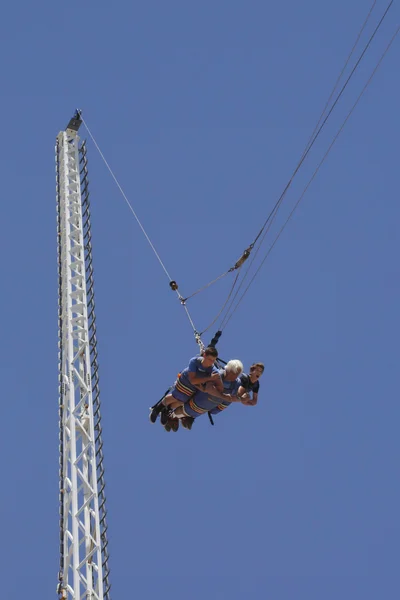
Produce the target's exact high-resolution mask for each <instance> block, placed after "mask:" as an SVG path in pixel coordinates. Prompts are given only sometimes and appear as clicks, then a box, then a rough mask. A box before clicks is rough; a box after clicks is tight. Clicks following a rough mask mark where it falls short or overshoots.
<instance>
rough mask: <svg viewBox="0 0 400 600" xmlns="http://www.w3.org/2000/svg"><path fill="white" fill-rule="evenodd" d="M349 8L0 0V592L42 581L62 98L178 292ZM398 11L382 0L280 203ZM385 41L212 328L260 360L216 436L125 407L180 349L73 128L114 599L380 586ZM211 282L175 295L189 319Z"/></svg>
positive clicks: (312, 78)
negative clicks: (254, 396)
mask: <svg viewBox="0 0 400 600" xmlns="http://www.w3.org/2000/svg"><path fill="white" fill-rule="evenodd" d="M370 5H371V2H370V1H369V0H363V1H361V0H354V1H353V2H349V1H348V0H337V1H336V2H334V3H332V2H330V3H328V2H320V1H317V0H304V2H297V1H295V0H288V1H287V2H281V3H280V2H267V1H261V0H260V1H252V0H250V1H248V2H244V1H238V0H231V1H227V0H215V1H214V2H210V1H208V0H205V1H203V2H184V1H183V0H181V1H175V0H170V1H169V2H162V1H160V0H158V1H156V0H153V1H151V0H149V1H148V2H134V3H132V2H127V1H126V0H125V1H115V2H113V3H112V4H111V3H105V2H85V3H82V2H79V3H78V2H70V3H60V2H48V1H46V2H41V3H30V2H26V1H25V2H15V3H11V2H10V3H7V4H6V5H5V6H4V7H3V9H2V19H1V23H0V46H1V49H2V52H1V59H0V61H1V73H2V78H1V80H2V90H1V96H0V106H1V112H2V144H1V150H0V152H1V167H2V168H1V171H2V204H1V205H2V235H1V242H0V244H1V253H2V256H3V261H2V294H1V300H0V303H1V314H2V316H3V321H2V344H1V347H0V373H1V381H2V407H3V410H2V435H1V436H0V457H1V458H0V461H1V463H0V464H1V474H2V481H3V485H2V492H1V495H0V507H1V514H2V517H3V522H2V530H1V539H2V543H1V546H0V564H1V575H2V577H1V590H2V591H1V595H2V597H4V599H7V600H17V599H18V600H20V598H21V597H28V596H29V598H30V599H31V600H45V599H46V600H47V599H53V598H56V594H55V589H56V583H57V571H58V414H57V403H58V392H57V386H58V384H57V259H56V201H55V173H54V143H55V138H56V135H57V133H58V132H59V131H60V130H61V129H64V128H65V126H66V124H67V123H68V120H69V118H70V117H71V116H72V114H73V112H74V110H75V108H76V107H79V108H81V109H83V111H84V117H85V119H86V120H87V122H88V125H89V127H91V129H92V131H93V133H94V135H95V137H96V138H97V141H98V142H99V144H100V146H101V148H102V150H103V151H104V153H105V154H106V156H107V159H108V160H109V162H110V164H111V165H112V167H113V169H114V170H115V173H116V175H117V177H118V178H119V180H120V182H121V184H122V185H123V187H124V189H125V192H126V193H127V195H128V197H129V199H130V201H131V202H132V204H133V205H134V207H135V209H136V210H137V212H138V215H139V216H140V218H141V220H142V222H143V224H144V226H145V227H146V229H147V231H148V233H149V235H150V237H151V238H152V240H153V241H154V243H155V245H156V247H157V250H158V251H159V253H160V255H161V256H162V258H163V260H164V262H165V264H166V266H167V268H168V270H169V272H170V273H171V275H172V276H173V277H174V278H175V279H176V280H177V281H178V282H179V284H180V286H181V289H182V292H183V293H184V294H187V293H189V292H190V291H193V290H194V289H195V288H196V287H198V286H199V285H201V284H203V283H205V282H206V281H208V280H209V279H211V278H213V277H215V276H216V275H218V274H219V273H220V272H222V271H223V270H225V269H226V268H228V267H229V266H231V265H232V263H233V262H234V261H235V260H236V259H237V258H238V256H239V255H240V253H241V252H242V250H243V249H244V248H245V247H246V246H247V245H248V243H249V242H250V241H251V240H252V239H253V237H254V235H255V234H256V232H257V231H258V229H259V228H260V226H261V224H262V222H263V220H264V219H265V217H266V216H267V214H268V213H269V211H270V209H271V208H272V206H273V205H274V203H275V202H276V200H277V198H278V196H279V194H280V193H281V191H282V190H283V188H284V186H285V184H286V182H287V180H288V178H289V176H290V174H291V172H292V170H293V169H294V167H295V165H296V163H297V161H298V159H299V157H300V155H301V153H302V150H303V148H304V145H305V143H306V141H307V139H308V137H309V135H310V133H311V131H312V129H313V127H314V125H315V122H316V120H317V118H318V116H319V114H320V111H321V109H322V107H323V105H324V103H325V101H326V99H327V97H328V95H329V92H330V90H331V87H332V85H333V83H334V81H335V79H336V77H337V75H338V73H339V71H340V69H341V67H342V65H343V64H344V61H345V59H346V57H347V54H348V52H349V50H350V48H351V46H352V44H353V42H354V40H355V38H356V35H357V33H358V31H359V28H360V26H361V24H362V22H363V20H364V18H365V16H366V14H367V12H368V10H369V7H370ZM385 6H386V2H382V1H379V2H378V3H377V7H376V8H375V10H374V12H373V23H376V22H377V21H378V19H379V17H380V15H381V14H382V12H383V10H384V8H385ZM399 21H400V9H399V3H398V2H395V3H394V5H393V7H392V9H391V11H390V13H389V15H388V18H387V20H386V21H385V23H384V25H383V27H382V29H381V30H380V34H379V36H377V39H376V42H375V43H374V44H373V46H372V47H371V49H370V51H369V52H368V54H367V55H366V57H365V61H363V63H362V65H361V67H360V70H359V72H358V73H357V76H356V77H355V78H354V81H352V84H351V85H350V86H349V88H348V90H347V91H346V94H345V96H344V97H343V99H342V101H341V102H340V104H339V106H338V109H337V111H335V112H334V114H333V115H332V121H330V124H329V126H328V127H327V129H326V131H325V133H324V135H323V136H321V139H320V140H319V141H318V143H317V144H316V146H315V148H314V149H313V152H312V153H311V155H310V157H309V159H308V160H307V162H306V163H305V165H304V169H302V171H301V173H300V174H299V177H298V178H297V179H296V180H295V183H294V185H293V187H292V189H291V191H290V193H289V194H288V196H287V198H286V202H285V205H284V208H283V211H282V215H281V217H280V218H281V219H284V217H285V215H286V214H288V212H289V210H290V209H291V207H292V206H293V204H294V203H295V202H296V200H297V198H298V197H299V195H300V193H301V191H302V189H303V187H304V185H305V183H306V182H307V180H308V178H309V177H310V175H311V174H312V171H313V169H314V168H315V166H316V164H317V163H318V161H319V160H320V158H321V156H322V155H323V153H324V151H325V149H326V147H327V146H328V144H329V142H330V140H331V138H332V136H333V135H334V133H335V132H336V130H337V128H338V126H339V125H340V124H341V122H342V120H343V118H344V116H345V115H346V113H347V111H348V109H349V107H350V106H351V104H352V102H353V101H354V99H355V98H356V96H357V94H358V92H359V91H360V89H361V86H362V85H363V83H364V82H365V80H366V78H367V77H368V75H369V73H370V72H371V70H372V68H373V67H374V65H375V64H376V61H377V59H378V58H379V56H380V54H381V52H382V50H383V48H384V46H385V44H386V42H387V41H388V39H389V37H390V36H391V35H392V33H393V32H394V30H395V28H396V27H397V25H398V24H399ZM373 23H372V22H371V24H370V25H369V26H368V30H367V32H366V35H367V34H368V33H370V32H371V31H372V27H373ZM366 39H367V38H366V36H365V37H364V38H363V41H364V43H365V41H366ZM399 43H400V38H399V39H397V41H396V42H395V44H394V46H393V47H392V49H391V51H390V53H389V54H388V55H387V57H386V59H385V61H384V62H383V64H382V66H381V68H380V70H379V72H378V73H377V75H376V77H375V79H374V80H373V82H372V84H371V86H370V88H369V89H368V92H367V93H366V95H365V96H364V97H363V99H362V101H361V103H360V104H359V106H358V108H357V110H356V111H355V113H354V114H353V116H352V117H351V119H350V120H349V122H348V123H347V126H346V128H345V130H344V132H343V134H342V135H341V137H340V138H339V140H338V142H337V144H336V145H335V147H334V149H333V150H332V152H331V154H330V156H329V158H328V160H327V161H326V163H325V164H324V166H323V168H322V169H321V171H320V173H319V174H318V176H317V178H316V179H315V181H314V183H313V184H312V186H311V187H310V189H309V191H308V193H307V195H306V196H305V198H304V200H303V202H302V203H301V204H300V207H299V209H298V211H297V212H296V213H295V216H294V218H293V219H292V221H291V222H290V225H289V226H288V227H287V229H286V230H285V232H284V234H283V235H282V237H281V239H280V240H279V242H278V244H277V245H276V247H275V248H274V250H273V252H272V253H271V255H270V257H269V259H268V260H267V262H266V264H265V266H264V268H263V269H262V271H261V274H260V276H259V277H258V278H257V279H256V281H255V283H254V285H253V286H252V288H251V290H250V291H249V293H248V295H247V297H246V301H245V302H244V303H243V304H242V305H241V307H240V309H239V310H238V311H237V313H236V314H235V316H234V317H233V318H232V320H231V322H230V323H229V327H228V328H227V329H226V331H225V332H224V335H223V337H222V338H221V342H220V345H219V349H220V352H221V354H222V356H223V357H224V358H226V359H229V358H240V359H241V360H242V361H243V362H244V364H245V366H246V368H248V366H249V364H250V363H251V362H252V361H254V360H256V361H263V362H265V364H266V372H265V374H264V376H263V378H262V380H261V390H260V402H259V404H258V406H257V407H256V408H247V407H244V406H240V405H239V406H233V407H231V408H230V409H229V410H228V411H226V413H225V414H224V415H221V416H220V417H219V418H218V420H216V426H215V427H211V426H210V425H209V423H208V420H207V419H206V418H202V419H199V420H198V422H196V423H195V426H194V428H193V430H192V431H191V432H188V431H180V432H179V433H178V434H173V433H170V434H167V433H165V432H164V431H163V430H162V429H161V427H159V426H151V425H150V424H149V422H148V406H149V405H150V404H152V403H153V402H154V401H156V400H157V399H158V398H159V397H160V395H161V394H162V393H163V392H164V390H165V389H166V387H167V386H168V385H169V384H170V383H172V382H173V380H174V378H175V375H176V373H177V371H178V370H180V369H182V368H183V367H184V366H185V365H186V363H187V361H188V359H189V358H190V357H191V356H193V355H194V354H195V353H196V345H195V343H194V340H193V337H192V334H191V330H190V326H189V324H188V322H187V320H186V318H185V315H184V312H183V310H182V308H181V306H180V305H179V303H178V302H177V300H176V298H175V295H174V294H173V293H172V292H171V291H170V289H169V287H168V280H167V278H166V277H165V275H164V273H163V272H162V270H161V268H160V267H159V265H158V263H157V261H156V260H155V257H154V255H153V254H152V252H151V250H150V248H149V246H148V245H147V242H146V240H145V239H144V237H143V235H142V234H141V232H140V230H139V228H138V226H137V224H136V222H135V221H134V219H133V217H132V215H131V213H130V212H129V209H128V207H127V206H126V204H125V203H124V201H123V199H122V198H121V196H120V194H119V192H118V190H117V188H116V187H115V185H114V183H113V181H112V180H111V177H110V176H109V174H108V172H107V171H106V169H105V167H104V165H103V163H102V162H101V159H100V157H99V155H98V154H97V152H96V150H95V148H94V147H93V145H92V144H91V143H90V144H89V160H90V183H91V192H92V215H93V222H92V227H93V241H94V265H95V275H96V295H97V319H98V338H99V359H100V368H101V393H102V405H103V426H104V444H105V453H106V456H105V464H106V476H107V477H106V479H107V493H108V507H109V534H110V552H111V561H110V565H111V580H112V585H113V594H112V597H113V599H114V600H121V599H125V598H128V597H129V598H140V599H141V600H153V599H155V598H157V599H158V598H164V599H165V600H170V599H173V600H181V599H185V600H187V599H188V598H190V600H200V599H202V600H203V599H204V598H207V599H208V600H222V599H224V600H225V599H226V598H229V599H230V600H242V599H243V600H244V599H247V598H251V599H254V600H258V599H264V598H271V599H273V600H293V599H296V600H297V599H302V600H303V599H304V600H321V599H323V600H337V599H338V598H341V599H346V600H347V599H348V600H353V599H355V598H362V599H363V600H376V599H378V598H379V599H381V598H382V599H383V598H384V599H385V600H392V599H393V598H395V597H396V591H397V592H398V589H399V583H400V582H399V571H398V559H399V548H398V541H399V535H400V526H399V516H398V507H399V503H400V484H399V477H398V457H399V436H398V427H399V426H398V424H399V419H400V409H399V374H398V373H399V367H398V365H399V358H400V356H399V316H398V315H399V305H400V283H399V250H400V248H399V220H400V206H399V192H398V169H399V167H398V156H399V150H398V140H399V137H400V122H399V116H398V107H399V92H400V88H399V79H398V65H399V59H400V56H399V48H400V46H399ZM359 52H360V51H358V53H357V56H358V54H359ZM347 92H348V93H347ZM82 135H85V131H84V129H83V128H82ZM280 222H282V221H280ZM228 284H229V282H228V281H225V282H223V283H221V284H218V285H217V286H215V288H212V289H210V291H209V292H207V293H205V294H204V295H203V296H201V297H199V299H198V300H196V301H193V303H192V305H191V308H192V311H193V316H194V319H195V321H196V325H198V327H199V328H202V327H203V326H204V325H206V324H207V321H208V320H209V319H210V317H212V316H213V314H214V313H215V312H216V310H217V309H218V308H219V306H220V304H221V302H222V300H223V298H224V296H225V294H226V291H227V289H228ZM206 341H207V340H206Z"/></svg>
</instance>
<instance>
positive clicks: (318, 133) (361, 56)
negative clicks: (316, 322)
mask: <svg viewBox="0 0 400 600" xmlns="http://www.w3.org/2000/svg"><path fill="white" fill-rule="evenodd" d="M393 2H394V0H391V2H389V4H388V6H387V8H386V10H385V12H384V14H383V16H382V18H381V20H380V21H379V23H378V25H377V26H376V28H375V30H374V32H373V33H372V35H371V37H370V38H369V40H368V42H367V44H366V46H365V48H364V50H363V51H362V53H361V55H360V57H359V59H358V61H357V62H356V64H355V66H354V67H353V69H352V71H351V73H350V75H349V76H348V78H347V80H346V82H345V83H344V85H343V86H342V89H341V90H340V92H339V94H338V96H337V97H336V100H335V102H334V103H333V104H332V106H331V108H330V110H329V112H328V114H327V115H326V117H325V118H324V120H323V122H322V124H321V125H320V127H319V129H318V131H317V133H316V134H315V136H314V139H313V140H312V141H311V143H309V145H308V148H307V149H306V151H305V152H304V153H303V155H302V157H301V159H300V161H299V163H298V165H297V167H296V168H295V170H294V172H293V174H292V176H291V178H290V179H289V181H288V183H287V184H286V187H285V189H284V190H283V192H282V194H281V196H280V197H279V199H278V201H277V202H276V204H275V206H274V208H273V209H272V211H271V213H270V214H269V216H268V217H267V219H266V221H265V223H264V225H263V226H262V227H261V229H260V231H259V233H258V234H257V236H256V237H255V239H254V241H253V244H252V245H253V246H254V244H255V243H256V242H257V241H258V239H259V237H260V236H261V234H262V232H263V230H264V228H265V226H266V225H267V223H268V221H269V220H270V218H271V215H272V214H273V213H274V211H277V210H278V208H279V206H280V204H281V203H282V200H283V198H284V196H285V195H286V192H287V191H288V189H289V188H290V186H291V185H292V183H293V180H294V178H295V176H296V175H297V173H298V171H299V169H300V167H301V166H302V164H303V162H304V161H305V159H306V157H307V155H308V154H309V152H310V150H311V148H312V147H313V145H314V144H315V142H316V140H317V138H318V136H319V135H320V133H321V131H322V129H323V128H324V127H325V124H326V122H327V120H328V119H329V117H330V115H331V114H332V111H333V109H334V108H335V106H336V104H337V103H338V102H339V99H340V97H341V96H342V94H343V92H344V90H345V89H346V87H347V85H348V83H349V81H350V79H351V78H352V77H353V75H354V73H355V71H356V69H357V68H358V65H359V64H360V62H361V60H362V59H363V57H364V55H365V53H366V51H367V50H368V48H369V46H370V44H371V42H372V40H373V39H374V37H375V35H376V33H377V31H378V30H379V28H380V26H381V25H382V22H383V20H384V19H385V17H386V15H387V13H388V11H389V9H390V8H391V6H392V4H393Z"/></svg>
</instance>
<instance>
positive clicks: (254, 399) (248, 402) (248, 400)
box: [241, 392, 258, 406]
mask: <svg viewBox="0 0 400 600" xmlns="http://www.w3.org/2000/svg"><path fill="white" fill-rule="evenodd" d="M257 401H258V393H257V392H253V397H252V398H250V397H248V398H244V399H243V400H241V402H242V404H244V405H245V406H255V405H256V404H257Z"/></svg>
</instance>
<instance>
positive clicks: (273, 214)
mask: <svg viewBox="0 0 400 600" xmlns="http://www.w3.org/2000/svg"><path fill="white" fill-rule="evenodd" d="M375 4H376V0H375V1H374V2H373V3H372V6H371V8H370V10H369V12H368V15H367V17H366V19H365V21H364V23H363V25H362V27H361V29H360V31H359V33H358V35H357V38H356V41H355V43H354V45H353V47H352V49H351V51H350V53H349V55H348V57H347V59H346V62H345V65H344V67H343V68H342V70H341V72H340V74H339V77H338V79H337V80H336V83H335V85H334V87H333V89H332V92H331V93H330V95H329V98H328V100H327V102H326V104H325V107H324V109H323V111H322V113H321V116H320V118H319V120H318V123H317V125H316V126H315V128H314V132H313V134H312V135H311V136H310V138H309V140H308V142H307V144H306V147H305V150H304V152H303V155H302V159H301V161H300V163H299V165H298V166H297V168H296V170H295V172H294V173H293V175H292V177H291V179H290V181H289V184H288V185H287V186H286V188H285V189H284V191H283V193H282V195H281V196H280V198H279V199H278V201H277V203H276V204H275V206H274V208H273V209H272V211H271V213H270V214H269V216H268V218H267V220H266V221H265V223H264V225H263V227H262V229H261V230H260V232H259V234H258V235H257V237H256V238H255V241H254V242H253V246H254V245H255V242H256V241H257V240H258V239H259V237H260V235H261V234H262V233H263V235H262V238H261V241H260V244H259V246H258V248H257V250H256V252H255V253H254V255H253V256H252V260H251V261H250V264H249V266H248V268H247V271H246V273H245V275H244V277H243V279H242V281H241V282H240V285H239V287H238V289H237V290H236V293H235V295H234V297H233V298H232V300H231V303H230V305H229V307H228V309H227V312H226V314H225V317H224V319H223V320H222V322H221V323H220V325H219V328H220V329H223V328H224V327H226V325H227V323H228V321H229V320H230V316H229V318H228V315H229V311H230V310H231V308H232V305H233V304H234V302H235V299H236V298H237V296H238V294H239V292H240V289H241V288H242V287H243V285H244V282H245V280H246V278H247V276H248V275H249V271H250V269H251V266H252V264H253V262H254V260H255V259H256V257H257V254H258V253H259V251H260V249H261V245H262V243H263V241H264V239H265V237H266V235H267V233H268V231H269V230H270V228H271V225H272V223H273V221H274V219H275V218H276V216H277V213H278V210H279V207H280V205H281V203H282V200H283V197H284V195H285V194H286V192H287V190H288V189H289V186H290V185H291V183H292V181H293V178H294V175H295V174H296V172H297V171H298V170H299V166H300V165H301V162H302V161H304V158H305V157H306V155H307V153H308V152H309V150H310V149H311V147H312V145H313V144H314V142H315V140H316V139H317V137H318V135H319V134H320V132H321V131H322V128H323V126H324V125H325V124H326V122H327V120H328V118H329V116H330V115H331V113H332V111H333V109H334V108H335V106H336V104H337V103H338V101H339V98H340V97H341V95H342V94H343V92H344V90H345V88H346V87H347V85H348V83H349V81H350V79H351V78H352V76H353V75H354V73H355V71H356V69H357V67H358V66H359V64H360V62H361V60H362V58H363V57H364V55H365V53H366V51H367V49H368V47H369V46H370V44H371V42H372V40H373V38H374V37H375V35H376V33H377V31H378V30H379V28H380V26H381V24H382V22H383V20H384V18H385V17H386V15H387V13H388V11H389V9H390V7H391V5H392V4H393V0H392V1H391V2H390V3H389V4H388V6H387V8H386V10H385V12H384V14H383V16H382V18H381V19H380V21H379V23H378V25H377V26H376V28H375V30H374V32H373V33H372V35H371V36H370V38H369V40H368V42H367V44H366V46H365V47H364V49H363V51H362V53H361V55H360V57H359V59H358V60H357V62H356V64H355V66H354V68H353V69H352V71H351V73H350V75H349V77H348V78H347V80H346V82H345V83H344V85H343V86H342V89H341V90H340V92H339V94H338V96H337V98H336V100H335V102H334V103H333V105H332V107H331V109H330V110H329V113H328V114H327V115H326V117H325V119H324V121H323V123H322V125H321V126H320V127H319V129H318V126H319V123H320V122H321V120H322V118H323V115H324V113H325V112H326V109H327V107H328V105H329V102H330V100H331V99H332V97H333V94H334V92H335V90H336V88H337V86H338V83H339V81H340V79H341V78H342V76H343V73H344V71H345V69H346V67H347V65H348V63H349V61H350V58H351V56H352V55H353V53H354V50H355V48H356V46H357V44H358V42H359V40H360V37H361V35H362V32H363V31H364V29H365V27H366V24H367V22H368V20H369V18H370V16H371V13H372V11H373V9H374V7H375ZM317 129H318V131H317V133H316V135H315V136H314V134H315V131H316V130H317ZM318 169H319V167H318ZM318 169H317V171H318ZM315 175H316V173H314V176H315ZM314 176H313V178H314ZM313 178H312V179H313ZM310 183H311V181H310V182H309V184H310ZM309 184H308V185H309ZM306 189H308V188H306ZM304 193H305V192H304ZM304 193H303V194H304ZM267 224H268V227H267V229H266V230H265V231H264V232H263V229H264V228H265V227H266V225H267ZM276 241H277V240H275V241H274V244H275V242H276ZM271 249H272V247H271V248H270V250H269V251H268V254H269V252H270V251H271ZM264 260H265V259H264ZM263 262H264V261H263ZM258 272H259V269H258V270H257V271H256V274H257V273H258ZM254 278H255V276H254V277H253V278H252V280H251V282H250V284H249V286H250V285H251V283H252V282H253V281H254ZM249 286H248V287H249ZM248 287H247V288H246V291H247V289H248ZM239 303H240V301H239ZM239 303H238V304H239ZM236 308H237V306H236ZM236 308H235V309H234V311H235V310H236ZM232 314H233V313H232Z"/></svg>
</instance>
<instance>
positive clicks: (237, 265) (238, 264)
mask: <svg viewBox="0 0 400 600" xmlns="http://www.w3.org/2000/svg"><path fill="white" fill-rule="evenodd" d="M251 251H252V246H249V247H248V248H246V250H245V251H244V252H243V254H242V256H241V257H240V258H239V260H238V261H237V262H236V263H235V264H234V266H233V267H231V269H229V270H230V271H236V269H239V268H240V267H241V266H242V265H243V263H245V262H246V260H247V259H248V258H249V256H250V252H251Z"/></svg>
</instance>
